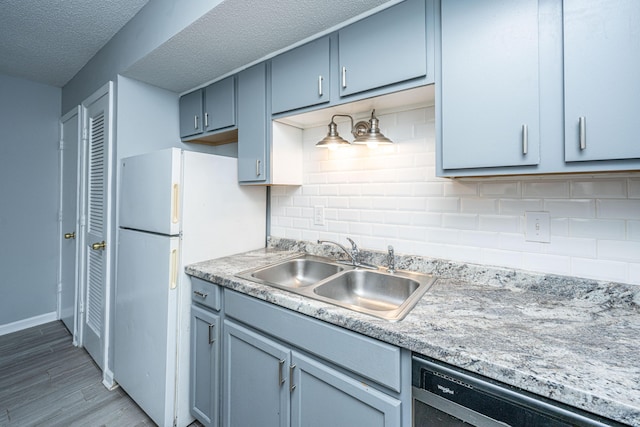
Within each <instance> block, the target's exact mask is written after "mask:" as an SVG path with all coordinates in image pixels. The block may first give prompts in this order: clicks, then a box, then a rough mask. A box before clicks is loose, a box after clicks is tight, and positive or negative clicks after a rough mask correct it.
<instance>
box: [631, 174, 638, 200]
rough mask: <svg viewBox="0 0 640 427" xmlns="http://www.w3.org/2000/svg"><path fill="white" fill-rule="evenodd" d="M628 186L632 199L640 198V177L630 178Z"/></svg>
mask: <svg viewBox="0 0 640 427" xmlns="http://www.w3.org/2000/svg"><path fill="white" fill-rule="evenodd" d="M628 188H629V190H628V191H629V198H630V199H640V178H630V179H629V181H628Z"/></svg>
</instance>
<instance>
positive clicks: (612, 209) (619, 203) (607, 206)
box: [597, 199, 640, 219]
mask: <svg viewBox="0 0 640 427" xmlns="http://www.w3.org/2000/svg"><path fill="white" fill-rule="evenodd" d="M597 212H598V218H615V219H640V200H631V199H630V200H598V201H597Z"/></svg>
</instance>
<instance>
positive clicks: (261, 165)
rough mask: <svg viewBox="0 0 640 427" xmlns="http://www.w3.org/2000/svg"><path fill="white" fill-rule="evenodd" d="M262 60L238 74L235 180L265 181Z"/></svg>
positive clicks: (264, 69) (264, 95)
mask: <svg viewBox="0 0 640 427" xmlns="http://www.w3.org/2000/svg"><path fill="white" fill-rule="evenodd" d="M266 78H267V75H266V64H265V63H264V62H262V63H260V64H258V65H254V66H253V67H251V68H248V69H246V70H243V71H241V72H240V73H239V74H238V181H240V182H265V181H266V180H267V174H266V171H267V170H268V169H267V166H268V165H267V161H268V159H267V141H268V140H269V135H268V134H267V81H266Z"/></svg>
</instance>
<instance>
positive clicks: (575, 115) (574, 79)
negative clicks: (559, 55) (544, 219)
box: [563, 0, 640, 162]
mask: <svg viewBox="0 0 640 427" xmlns="http://www.w3.org/2000/svg"><path fill="white" fill-rule="evenodd" d="M563 14H564V16H563V24H564V28H563V29H564V32H563V35H564V96H565V102H564V111H565V160H566V161H569V162H572V161H586V160H609V159H630V158H640V143H638V138H637V136H636V129H635V127H636V125H637V122H638V113H640V78H639V76H640V31H639V30H638V23H639V22H640V2H638V1H637V0H620V1H617V2H615V4H611V3H608V2H603V1H599V0H564V3H563Z"/></svg>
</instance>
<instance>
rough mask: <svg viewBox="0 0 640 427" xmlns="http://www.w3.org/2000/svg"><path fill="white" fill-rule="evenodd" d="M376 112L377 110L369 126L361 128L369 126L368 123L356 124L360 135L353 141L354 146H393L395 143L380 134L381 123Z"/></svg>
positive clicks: (372, 113) (372, 115) (373, 113)
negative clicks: (379, 124)
mask: <svg viewBox="0 0 640 427" xmlns="http://www.w3.org/2000/svg"><path fill="white" fill-rule="evenodd" d="M375 112H376V110H373V111H372V112H371V119H370V120H369V123H368V126H359V125H361V124H364V125H367V123H366V122H359V123H357V124H356V128H358V134H357V137H356V139H355V141H353V143H354V144H362V145H364V144H366V145H368V146H370V147H374V146H377V145H388V144H393V141H391V140H390V139H389V138H387V137H386V136H384V135H383V134H382V132H380V128H379V127H378V123H379V121H378V118H377V117H376V116H375Z"/></svg>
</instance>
